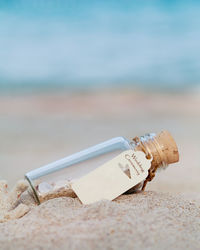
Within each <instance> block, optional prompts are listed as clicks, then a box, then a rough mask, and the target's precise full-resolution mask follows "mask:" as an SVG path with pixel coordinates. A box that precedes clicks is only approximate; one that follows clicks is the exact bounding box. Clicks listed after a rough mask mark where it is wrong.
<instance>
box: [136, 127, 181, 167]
mask: <svg viewBox="0 0 200 250" xmlns="http://www.w3.org/2000/svg"><path fill="white" fill-rule="evenodd" d="M143 145H144V147H145V148H146V149H147V151H148V152H149V153H150V154H151V155H152V156H153V161H152V164H151V165H152V167H154V166H156V167H160V166H163V163H164V164H165V165H169V164H171V163H175V162H178V161H179V153H178V148H177V145H176V142H175V141H174V139H173V137H172V136H171V134H170V133H169V132H168V131H166V130H164V131H162V132H160V133H158V134H156V135H155V136H154V137H153V139H150V140H147V141H145V142H143ZM136 150H143V147H142V145H141V144H138V145H137V146H136ZM143 151H144V150H143Z"/></svg>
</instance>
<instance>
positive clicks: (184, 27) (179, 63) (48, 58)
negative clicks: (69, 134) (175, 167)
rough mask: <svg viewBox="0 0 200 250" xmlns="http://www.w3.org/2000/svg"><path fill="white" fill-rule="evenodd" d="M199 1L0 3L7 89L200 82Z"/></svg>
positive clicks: (1, 85) (0, 82)
mask: <svg viewBox="0 0 200 250" xmlns="http://www.w3.org/2000/svg"><path fill="white" fill-rule="evenodd" d="M199 13H200V2H199V1H185V0H182V1H167V0H166V1H164V0H163V1H122V0H119V1H88V0H87V1H80V0H78V1H71V0H68V1H65V0H57V1H55V0H48V1H45V0H34V1H25V0H21V1H14V0H12V1H6V0H4V1H3V0H2V1H1V2H0V90H1V91H2V90H3V89H4V90H5V89H15V88H20V87H21V88H51V87H59V86H65V87H67V88H95V87H98V86H104V87H105V86H113V85H114V86H121V85H129V86H130V85H131V86H137V85H139V86H144V87H148V86H155V85H156V86H158V87H161V88H162V87H164V88H178V89H184V88H186V87H192V86H196V85H199V83H200V70H199V69H200V52H199V51H200V29H199V27H200V15H199Z"/></svg>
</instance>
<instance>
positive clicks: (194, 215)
mask: <svg viewBox="0 0 200 250" xmlns="http://www.w3.org/2000/svg"><path fill="white" fill-rule="evenodd" d="M199 97H200V96H199V93H183V94H178V93H177V94H170V93H169V94H167V93H165V94H164V93H163V94H159V93H143V92H137V91H135V92H134V91H121V92H120V93H119V92H109V91H108V92H107V93H105V92H104V93H103V92H102V93H101V92H99V93H92V94H90V93H79V94H71V93H64V92H63V93H55V94H44V95H42V94H40V95H30V96H28V95H27V96H23V95H21V96H20V95H19V96H1V98H0V119H1V123H0V138H1V143H0V151H1V156H0V180H1V179H7V180H8V184H9V186H14V185H15V183H16V182H17V180H18V179H21V178H23V175H24V174H25V173H26V172H28V171H30V170H32V169H34V168H37V167H40V166H42V165H44V164H47V163H49V162H51V161H54V160H57V159H59V158H62V157H65V156H67V155H69V154H71V153H74V152H77V151H79V150H81V149H84V148H86V147H88V146H91V145H94V144H96V143H99V142H102V141H104V140H107V139H110V138H112V137H114V136H125V137H127V138H129V139H131V138H133V137H135V136H138V135H142V134H144V133H145V132H159V131H161V130H162V129H167V130H169V131H170V132H171V133H172V135H173V136H174V138H175V140H176V142H177V145H178V147H179V150H180V162H179V163H178V164H174V165H172V166H169V167H168V168H167V169H166V170H165V171H162V172H160V173H158V175H156V177H155V178H154V179H153V181H152V182H150V183H148V185H147V188H146V191H145V192H144V193H138V194H131V195H123V196H120V197H119V198H118V199H116V201H113V202H109V201H101V202H98V203H95V204H92V205H87V206H86V205H82V204H81V203H80V202H79V200H78V199H77V198H69V197H64V198H56V199H52V200H49V201H46V202H44V203H43V204H42V205H40V206H36V204H35V203H34V201H33V200H32V199H28V196H27V193H23V195H22V196H21V197H20V202H22V205H23V207H19V206H20V202H18V198H17V196H16V194H18V195H19V193H16V190H17V189H16V188H14V189H13V190H14V192H12V191H10V192H9V191H8V192H7V194H5V193H4V195H3V197H4V198H3V199H2V200H3V203H1V206H0V207H1V212H0V214H1V215H0V216H2V217H3V216H5V214H8V215H9V216H10V217H9V216H8V217H7V218H6V220H5V219H4V222H3V223H0V249H3V250H4V249H15V250H16V249H70V250H71V249H72V250H73V249H84V250H85V249H92V250H95V249H200V243H199V242H200V185H199V176H200V158H199V148H200V133H199V127H200V109H199V107H200V98H199ZM18 191H19V190H18ZM19 192H22V190H21V191H19ZM8 197H11V199H10V198H8ZM11 200H12V201H13V200H14V201H15V202H14V203H13V202H11ZM22 208H23V209H22ZM16 209H17V210H16ZM8 219H11V220H8Z"/></svg>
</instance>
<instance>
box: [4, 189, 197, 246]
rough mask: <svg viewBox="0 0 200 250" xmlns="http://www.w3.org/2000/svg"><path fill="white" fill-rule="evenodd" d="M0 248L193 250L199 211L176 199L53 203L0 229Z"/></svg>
mask: <svg viewBox="0 0 200 250" xmlns="http://www.w3.org/2000/svg"><path fill="white" fill-rule="evenodd" d="M0 246H1V249H70V250H72V249H84V250H85V249H92V250H94V249H120V250H121V249H147V248H148V249H170V248H172V249H199V248H200V209H199V207H198V206H197V205H196V204H194V203H192V202H189V201H185V200H184V199H182V198H181V197H180V196H172V195H168V194H161V193H155V192H143V193H138V194H132V195H122V196H120V197H119V198H117V199H116V200H115V201H101V202H97V203H95V204H92V205H82V204H81V203H80V202H79V200H78V199H77V198H69V197H66V198H65V197H64V198H57V199H53V200H49V201H47V202H45V203H43V204H42V205H40V206H36V207H33V208H32V209H31V211H30V212H29V213H28V214H26V215H25V216H24V217H22V218H20V219H17V220H12V221H8V222H5V223H1V224H0Z"/></svg>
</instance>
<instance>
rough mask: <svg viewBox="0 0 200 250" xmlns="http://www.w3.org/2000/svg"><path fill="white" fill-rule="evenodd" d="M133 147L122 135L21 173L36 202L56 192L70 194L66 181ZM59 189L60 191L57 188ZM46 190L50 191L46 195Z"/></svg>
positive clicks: (78, 176)
mask: <svg viewBox="0 0 200 250" xmlns="http://www.w3.org/2000/svg"><path fill="white" fill-rule="evenodd" d="M129 149H134V145H133V144H132V143H130V142H129V141H128V140H127V139H125V138H124V137H115V138H112V139H110V140H107V141H105V142H103V143H100V144H97V145H95V146H93V147H89V148H88V149H86V150H83V151H80V152H78V153H75V154H72V155H70V156H68V157H66V158H63V159H61V160H58V161H55V162H53V163H50V164H48V165H45V166H43V167H41V168H38V169H35V170H33V171H31V172H29V173H27V174H26V175H25V177H26V179H27V180H28V182H29V183H30V185H31V187H32V189H33V193H34V196H35V198H36V200H37V202H38V203H41V202H42V201H43V200H46V199H48V197H49V198H51V197H52V198H53V197H56V196H54V195H56V194H57V196H62V193H63V195H67V190H68V192H69V194H70V191H69V189H70V182H71V181H73V180H76V179H79V178H80V177H82V176H84V175H86V174H87V173H89V172H91V171H92V170H94V169H95V168H97V167H99V166H101V165H103V164H104V163H105V162H107V161H109V160H111V159H113V158H114V157H116V156H117V155H119V154H120V153H121V152H123V151H125V150H129ZM59 191H60V192H59ZM49 194H52V195H50V196H49Z"/></svg>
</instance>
